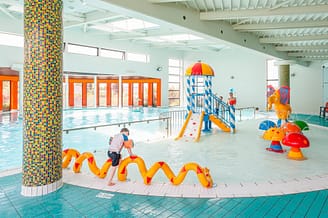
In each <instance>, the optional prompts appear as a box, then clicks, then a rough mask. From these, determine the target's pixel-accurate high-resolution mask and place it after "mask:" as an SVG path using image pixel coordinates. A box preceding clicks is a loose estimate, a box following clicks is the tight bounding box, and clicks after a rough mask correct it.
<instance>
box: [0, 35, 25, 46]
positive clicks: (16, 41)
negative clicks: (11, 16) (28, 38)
mask: <svg viewBox="0 0 328 218" xmlns="http://www.w3.org/2000/svg"><path fill="white" fill-rule="evenodd" d="M0 45H8V46H14V47H21V48H22V47H24V37H23V36H18V35H14V34H7V33H0Z"/></svg>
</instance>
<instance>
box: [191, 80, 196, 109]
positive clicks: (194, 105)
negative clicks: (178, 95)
mask: <svg viewBox="0 0 328 218" xmlns="http://www.w3.org/2000/svg"><path fill="white" fill-rule="evenodd" d="M191 91H192V94H191V98H190V100H191V108H190V109H191V111H192V112H195V109H196V104H195V101H196V95H195V94H196V78H195V76H191Z"/></svg>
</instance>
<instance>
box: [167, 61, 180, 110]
mask: <svg viewBox="0 0 328 218" xmlns="http://www.w3.org/2000/svg"><path fill="white" fill-rule="evenodd" d="M181 65H182V64H181V61H180V60H177V59H169V78H168V87H169V93H168V98H169V106H180V95H181V93H180V86H181V85H180V82H181V72H182V69H181V68H182V67H181Z"/></svg>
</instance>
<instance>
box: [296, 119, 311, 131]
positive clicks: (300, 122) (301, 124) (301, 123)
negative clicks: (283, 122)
mask: <svg viewBox="0 0 328 218" xmlns="http://www.w3.org/2000/svg"><path fill="white" fill-rule="evenodd" d="M293 123H295V124H296V125H297V126H298V127H299V128H301V130H302V131H304V130H309V129H310V128H309V125H308V124H307V123H306V122H305V121H303V120H294V121H293Z"/></svg>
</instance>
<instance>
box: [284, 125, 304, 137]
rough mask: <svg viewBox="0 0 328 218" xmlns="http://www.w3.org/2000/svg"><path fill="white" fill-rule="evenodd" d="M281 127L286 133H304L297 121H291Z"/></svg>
mask: <svg viewBox="0 0 328 218" xmlns="http://www.w3.org/2000/svg"><path fill="white" fill-rule="evenodd" d="M280 128H281V129H282V130H283V131H284V133H285V135H287V134H289V133H292V132H297V133H302V130H301V128H300V127H299V126H298V125H296V124H295V123H290V122H288V123H284V124H282V125H281V127H280Z"/></svg>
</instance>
